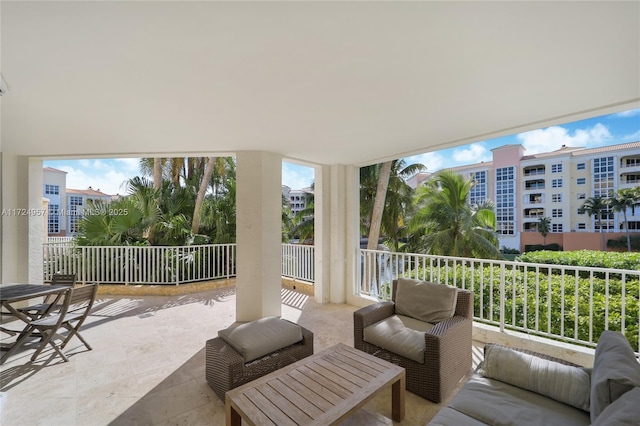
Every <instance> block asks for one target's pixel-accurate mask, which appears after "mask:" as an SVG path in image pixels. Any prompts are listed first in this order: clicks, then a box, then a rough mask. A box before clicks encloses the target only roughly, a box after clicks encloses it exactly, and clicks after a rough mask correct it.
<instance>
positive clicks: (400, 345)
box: [363, 315, 433, 364]
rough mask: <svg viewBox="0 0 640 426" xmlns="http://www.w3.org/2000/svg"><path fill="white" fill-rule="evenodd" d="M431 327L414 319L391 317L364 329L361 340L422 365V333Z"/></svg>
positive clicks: (400, 316) (423, 341)
mask: <svg viewBox="0 0 640 426" xmlns="http://www.w3.org/2000/svg"><path fill="white" fill-rule="evenodd" d="M432 327H433V324H430V323H427V322H424V321H419V320H417V319H415V318H411V317H406V316H404V315H392V316H390V317H387V318H385V319H383V320H382V321H378V322H377V323H375V324H372V325H370V326H369V327H366V328H365V329H364V331H363V339H364V341H365V342H368V343H371V344H373V345H376V346H380V347H381V348H384V349H386V350H388V351H390V352H393V353H396V354H398V355H402V356H403V357H405V358H409V359H412V360H414V361H416V362H419V363H421V364H424V346H425V340H424V333H425V331H428V330H430V329H431V328H432Z"/></svg>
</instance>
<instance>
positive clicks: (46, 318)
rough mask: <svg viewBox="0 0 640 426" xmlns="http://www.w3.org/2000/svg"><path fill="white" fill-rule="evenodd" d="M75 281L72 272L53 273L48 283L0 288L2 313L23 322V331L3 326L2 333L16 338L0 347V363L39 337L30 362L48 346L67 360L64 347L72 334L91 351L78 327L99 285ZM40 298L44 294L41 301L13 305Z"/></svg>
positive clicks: (86, 314) (10, 285)
mask: <svg viewBox="0 0 640 426" xmlns="http://www.w3.org/2000/svg"><path fill="white" fill-rule="evenodd" d="M75 284H76V276H75V274H71V275H69V274H54V276H53V279H52V281H51V284H50V285H42V284H7V285H3V286H2V287H1V288H0V302H1V303H2V307H3V308H4V310H3V311H2V316H3V317H11V318H12V319H17V320H19V321H21V322H22V323H24V327H23V328H22V330H16V329H10V328H7V327H2V329H1V331H2V332H3V333H6V334H9V335H13V336H16V335H17V338H16V340H15V341H14V342H13V343H10V344H8V345H6V346H3V347H2V350H3V351H6V352H5V354H4V355H2V358H1V359H0V363H4V362H5V361H6V360H7V359H8V358H9V357H10V356H11V355H12V354H14V353H15V352H16V351H17V350H18V349H20V348H21V347H23V346H24V345H25V344H26V343H27V341H28V340H29V339H30V338H33V337H37V338H38V340H37V346H36V351H35V352H34V353H33V355H32V356H31V361H35V360H36V359H37V358H38V355H40V353H41V352H42V351H43V350H44V349H45V348H46V347H47V346H50V347H51V348H53V350H54V351H55V353H56V354H57V355H59V356H60V357H61V358H62V359H63V360H64V361H65V362H66V361H68V360H69V359H68V357H67V355H66V354H65V353H64V351H63V349H64V348H65V346H67V344H68V343H69V341H70V340H71V338H73V337H74V336H75V337H77V338H78V339H80V341H81V342H82V343H83V345H84V346H85V347H86V348H87V349H89V350H91V346H90V345H89V343H88V342H87V341H86V340H85V339H84V338H83V337H82V335H81V334H80V332H79V330H80V327H81V326H82V324H83V323H84V322H85V320H86V318H87V316H88V315H89V313H90V312H91V308H92V307H93V303H94V301H95V298H96V295H97V293H98V284H87V285H83V286H76V285H75ZM39 297H43V301H42V302H41V303H37V304H34V305H29V306H26V307H16V306H15V304H16V303H18V302H22V301H25V300H30V299H34V298H39ZM3 323H4V321H3ZM63 333H64V334H63Z"/></svg>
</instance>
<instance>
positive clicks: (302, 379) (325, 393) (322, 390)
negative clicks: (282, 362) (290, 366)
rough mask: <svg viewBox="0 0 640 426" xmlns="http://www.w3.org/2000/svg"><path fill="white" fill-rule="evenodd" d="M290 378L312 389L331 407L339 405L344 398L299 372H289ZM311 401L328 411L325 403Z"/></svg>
mask: <svg viewBox="0 0 640 426" xmlns="http://www.w3.org/2000/svg"><path fill="white" fill-rule="evenodd" d="M288 376H290V377H291V378H293V379H295V380H296V381H297V382H298V383H299V384H300V385H301V386H303V387H304V388H305V389H310V390H311V391H313V393H314V394H316V395H318V396H320V397H322V399H323V400H324V401H326V403H327V404H330V405H331V406H334V405H336V404H339V403H340V401H342V399H343V397H341V396H340V395H338V394H336V393H334V392H332V391H331V390H330V389H327V388H326V387H324V386H322V385H321V384H320V383H318V382H317V381H314V380H310V379H309V377H308V376H305V375H304V374H302V373H301V372H300V371H299V370H293V371H291V372H289V374H288ZM311 401H313V403H314V404H315V405H316V406H317V407H319V408H321V409H323V410H326V409H327V408H325V406H326V404H325V403H324V402H322V401H315V400H311Z"/></svg>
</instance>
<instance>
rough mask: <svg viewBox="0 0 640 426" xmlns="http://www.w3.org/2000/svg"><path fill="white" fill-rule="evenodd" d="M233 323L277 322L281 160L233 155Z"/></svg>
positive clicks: (260, 155)
mask: <svg viewBox="0 0 640 426" xmlns="http://www.w3.org/2000/svg"><path fill="white" fill-rule="evenodd" d="M236 166H237V168H236V182H237V188H236V226H237V229H236V242H237V245H236V247H237V271H236V321H252V320H256V319H259V318H263V317H266V316H271V315H273V316H280V314H281V296H280V290H281V288H282V156H281V155H278V154H274V153H270V152H263V151H247V152H239V153H238V154H237V155H236Z"/></svg>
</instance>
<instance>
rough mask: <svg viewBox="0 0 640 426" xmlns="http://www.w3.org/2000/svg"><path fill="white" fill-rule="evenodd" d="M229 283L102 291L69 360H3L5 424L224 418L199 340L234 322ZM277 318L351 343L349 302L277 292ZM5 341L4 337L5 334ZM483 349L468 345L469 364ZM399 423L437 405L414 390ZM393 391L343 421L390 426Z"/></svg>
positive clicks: (0, 405) (25, 355)
mask: <svg viewBox="0 0 640 426" xmlns="http://www.w3.org/2000/svg"><path fill="white" fill-rule="evenodd" d="M235 302H236V299H235V288H234V287H229V288H222V289H217V290H210V291H203V292H199V293H193V294H188V295H183V296H140V297H135V296H99V299H98V300H97V301H96V304H95V307H94V310H93V313H92V315H91V316H90V317H89V320H88V321H87V323H85V325H84V326H83V329H82V335H83V336H84V337H85V338H86V340H87V341H88V342H89V343H90V344H91V345H92V346H93V350H92V351H87V350H86V349H85V348H84V346H82V344H81V342H80V341H79V340H77V339H76V338H74V339H73V340H72V341H71V343H70V344H69V346H68V347H67V351H68V352H70V353H71V356H70V357H69V362H68V363H65V362H63V361H62V360H61V359H60V358H59V357H53V356H52V355H53V351H52V350H49V349H48V350H46V351H45V352H43V353H42V354H41V355H40V357H39V358H38V360H37V361H36V362H33V363H32V362H30V360H29V358H30V357H31V354H32V353H33V349H26V350H24V351H22V352H19V353H17V354H15V355H13V356H12V358H10V359H9V360H8V361H7V362H6V363H5V364H3V365H2V366H0V369H1V370H0V411H1V417H0V423H1V424H2V425H3V426H35V425H47V426H49V425H61V426H72V425H78V426H91V425H96V426H99V425H224V423H225V417H224V404H223V403H222V401H220V400H219V399H218V398H217V397H216V395H215V394H214V392H213V391H212V390H211V389H210V388H209V386H208V384H207V382H206V380H205V378H204V364H205V353H204V343H205V341H206V340H208V339H210V338H212V337H215V336H216V335H217V331H218V330H219V329H222V328H225V327H227V326H228V325H230V324H231V323H233V322H234V320H235ZM282 302H283V305H282V317H283V318H286V319H289V320H291V321H295V322H298V323H299V324H301V325H303V326H304V327H306V328H308V329H310V330H312V331H313V332H314V348H315V351H316V352H317V351H320V350H322V349H325V348H327V347H329V346H332V345H334V344H336V343H338V342H342V343H345V344H348V345H353V319H352V318H353V317H352V314H353V311H354V310H356V308H355V307H354V306H351V305H335V304H328V305H320V304H317V303H315V302H314V301H313V299H311V298H309V297H307V296H305V295H302V294H300V293H295V292H292V291H289V290H285V289H283V290H282ZM2 338H3V339H6V340H3V341H9V340H10V339H13V338H9V337H8V336H6V335H4V334H2ZM480 357H481V350H480V349H479V346H478V347H474V365H475V364H477V362H478V361H479V360H480ZM406 404H407V405H406V417H405V420H404V421H403V422H402V423H401V424H402V425H424V424H426V423H427V422H428V421H429V420H430V419H431V418H432V417H433V415H435V413H436V412H437V411H438V409H439V408H440V405H438V404H434V403H432V402H430V401H427V400H425V399H423V398H421V397H418V396H416V395H414V394H412V393H410V392H408V393H407V398H406ZM390 417H391V403H390V391H389V392H388V393H387V392H385V393H383V394H381V395H380V396H378V397H376V398H375V399H374V400H372V401H371V402H370V403H368V404H367V405H366V406H365V407H364V409H363V410H360V411H359V412H358V413H356V414H355V415H353V416H352V417H350V418H349V419H348V420H346V421H345V422H344V423H343V424H345V425H367V426H369V425H374V426H375V425H391V424H393V422H392V421H391V420H390Z"/></svg>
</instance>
